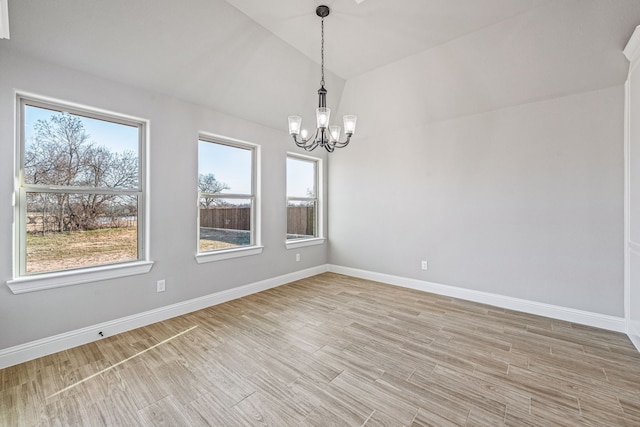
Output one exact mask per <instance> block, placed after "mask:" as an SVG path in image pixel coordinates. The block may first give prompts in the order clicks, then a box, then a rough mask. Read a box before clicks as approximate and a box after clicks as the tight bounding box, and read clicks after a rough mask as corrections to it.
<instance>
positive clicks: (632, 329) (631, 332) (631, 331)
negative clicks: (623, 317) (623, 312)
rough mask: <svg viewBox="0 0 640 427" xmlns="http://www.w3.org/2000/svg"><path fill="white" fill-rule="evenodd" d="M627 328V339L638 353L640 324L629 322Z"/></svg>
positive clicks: (639, 349)
mask: <svg viewBox="0 0 640 427" xmlns="http://www.w3.org/2000/svg"><path fill="white" fill-rule="evenodd" d="M628 326H629V327H628V328H627V335H628V336H629V339H630V340H631V342H632V343H633V345H635V346H636V348H637V349H638V351H640V322H631V321H629V325H628Z"/></svg>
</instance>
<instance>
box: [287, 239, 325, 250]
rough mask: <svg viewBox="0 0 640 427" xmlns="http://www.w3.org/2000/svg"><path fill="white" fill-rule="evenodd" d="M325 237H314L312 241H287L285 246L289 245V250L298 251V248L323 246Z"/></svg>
mask: <svg viewBox="0 0 640 427" xmlns="http://www.w3.org/2000/svg"><path fill="white" fill-rule="evenodd" d="M325 240H327V239H325V238H324V237H313V238H310V239H297V240H287V241H286V242H285V245H287V249H296V248H304V247H305V246H315V245H323V244H324V242H325Z"/></svg>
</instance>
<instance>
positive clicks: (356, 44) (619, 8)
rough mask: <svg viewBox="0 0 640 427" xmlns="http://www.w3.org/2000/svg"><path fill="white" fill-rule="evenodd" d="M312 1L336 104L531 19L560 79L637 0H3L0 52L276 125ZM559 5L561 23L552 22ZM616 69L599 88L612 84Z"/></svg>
mask: <svg viewBox="0 0 640 427" xmlns="http://www.w3.org/2000/svg"><path fill="white" fill-rule="evenodd" d="M322 3H324V4H327V5H328V6H330V7H331V10H332V12H331V15H330V16H329V17H328V18H326V20H325V33H326V46H325V47H326V59H325V61H326V68H327V70H328V71H327V77H326V80H327V89H328V90H329V103H330V106H332V107H334V108H336V107H337V104H338V102H339V101H340V95H341V93H342V89H343V87H344V84H345V81H346V80H349V79H352V78H355V77H358V76H362V75H363V74H366V73H368V72H370V71H371V70H375V69H379V68H380V67H384V66H387V65H388V64H391V63H394V62H395V61H398V60H401V59H403V58H407V57H410V56H411V55H416V54H419V53H421V52H425V51H428V50H429V49H433V48H436V47H438V46H442V45H444V44H446V43H449V42H451V41H453V40H459V39H461V38H465V37H473V36H474V34H475V33H478V32H481V31H485V30H486V29H487V28H491V27H492V26H496V25H499V24H501V23H504V22H505V21H513V22H514V23H521V22H526V21H527V17H529V16H530V17H531V19H535V20H536V22H533V23H531V22H527V24H528V25H526V30H527V31H533V32H535V31H540V32H548V31H552V32H555V33H557V35H558V41H557V46H554V48H553V49H552V51H549V52H545V53H544V55H542V56H538V57H536V58H534V59H533V60H532V63H535V64H536V66H537V67H544V66H545V63H546V62H547V61H549V64H550V65H549V66H550V67H553V68H554V72H557V73H560V74H562V73H564V72H567V73H569V72H571V73H573V72H574V71H575V68H571V67H567V68H564V67H563V66H562V64H563V63H564V62H571V61H579V62H581V63H582V62H584V58H585V55H592V53H593V52H601V51H607V52H609V51H615V52H620V58H619V59H616V61H623V58H622V54H621V50H622V48H623V47H624V43H625V42H626V40H627V39H628V37H629V36H630V35H631V32H632V30H633V28H634V27H635V25H637V24H640V1H637V0H363V1H359V2H357V1H355V0H327V1H321V0H270V1H265V0H226V1H223V0H184V1H175V0H109V1H105V0H55V1H43V0H9V18H10V26H11V39H10V40H0V48H4V49H9V50H16V51H19V52H22V53H23V54H27V55H30V56H34V57H37V58H41V59H43V60H45V61H48V62H53V63H57V64H60V65H63V66H66V67H71V68H75V69H78V70H81V71H84V72H88V73H91V74H95V75H98V76H102V77H105V78H108V79H110V80H116V81H120V82H123V83H125V84H129V85H132V86H137V87H142V88H145V89H149V90H153V91H156V92H160V93H165V94H168V95H171V96H175V97H178V98H180V99H184V100H187V101H190V102H194V103H197V104H202V105H206V106H210V107H212V108H215V109H218V110H221V111H223V112H227V113H229V114H233V115H236V116H239V117H243V118H246V119H249V120H253V121H255V122H258V123H261V124H264V125H267V126H271V127H275V128H282V129H286V117H287V115H289V114H292V113H302V114H309V115H310V114H311V113H310V111H311V109H312V107H313V105H314V104H315V103H316V94H315V91H316V90H317V86H318V82H319V65H318V63H319V59H320V58H319V56H320V52H319V48H320V22H319V18H318V17H317V16H316V15H315V8H316V6H317V5H319V4H322ZM559 5H562V6H563V10H565V11H566V10H570V11H571V13H572V14H571V16H564V15H563V16H561V17H560V18H558V14H557V13H556V10H555V9H554V8H557V7H558V6H559ZM545 8H546V9H548V11H545V12H544V13H541V12H540V10H544V9H545ZM574 12H575V15H573V13H574ZM572 16H575V18H576V19H577V20H579V21H578V22H580V23H582V22H584V23H585V25H584V27H583V26H581V25H574V26H568V27H567V28H570V29H571V31H576V29H577V31H579V32H580V34H579V35H578V37H573V38H572V42H573V41H575V40H580V43H584V45H585V46H588V47H587V48H586V50H584V51H581V50H580V49H577V50H576V48H575V46H573V45H572V46H569V47H567V46H566V45H565V44H564V43H563V37H564V34H563V31H562V28H564V27H563V20H571V19H572ZM585 16H587V17H589V19H586V18H585ZM600 16H602V19H601V18H600ZM538 21H539V22H538ZM505 28H508V31H511V32H517V31H519V26H518V25H514V26H511V27H505ZM536 29H537V30H536ZM505 31H507V30H505ZM533 36H535V35H533ZM574 36H575V35H574ZM504 37H507V38H508V37H510V33H505V34H504ZM523 48H526V46H524V47H523ZM516 53H517V52H516ZM572 53H573V55H574V56H575V57H573V56H572ZM517 54H518V55H522V54H521V53H517ZM538 54H540V52H538ZM0 55H1V51H0ZM525 55H526V53H525ZM559 57H561V58H562V61H558V58H559ZM607 57H608V56H607V55H604V56H603V58H607ZM1 64H2V58H1V56H0V66H1ZM620 64H622V62H620ZM598 65H599V64H597V63H594V64H593V66H594V67H597V66H598ZM620 68H621V67H620V66H617V67H613V71H611V72H612V73H613V72H615V73H616V75H615V78H612V77H611V76H602V79H603V84H610V81H611V80H616V81H617V80H619V79H620V76H619V74H620V72H619V69H620ZM616 70H617V71H616ZM523 78H524V79H526V78H527V76H523ZM571 78H572V76H570V75H567V79H571ZM607 79H609V80H607ZM605 81H606V83H604V82H605ZM595 86H597V85H595ZM378 89H380V90H383V88H378ZM587 89H588V88H587Z"/></svg>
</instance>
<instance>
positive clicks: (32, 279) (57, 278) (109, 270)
mask: <svg viewBox="0 0 640 427" xmlns="http://www.w3.org/2000/svg"><path fill="white" fill-rule="evenodd" d="M151 267H153V261H134V262H128V263H123V264H113V265H105V266H100V267H89V268H83V269H81V270H68V271H59V272H54V273H43V274H38V275H33V276H25V277H18V278H16V279H13V280H9V281H7V286H8V287H9V289H11V292H13V293H14V294H23V293H26V292H35V291H42V290H45V289H54V288H61V287H63V286H71V285H79V284H81V283H89V282H98V281H102V280H108V279H117V278H119V277H126V276H134V275H137V274H145V273H148V272H149V271H151Z"/></svg>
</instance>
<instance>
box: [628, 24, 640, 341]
mask: <svg viewBox="0 0 640 427" xmlns="http://www.w3.org/2000/svg"><path fill="white" fill-rule="evenodd" d="M625 55H626V56H627V57H628V58H629V60H630V62H631V64H630V67H629V76H628V79H627V82H626V89H627V111H626V114H627V135H626V138H627V141H626V142H627V146H626V149H627V152H626V156H627V157H626V162H627V163H626V165H627V177H626V199H627V200H626V202H627V206H626V209H627V212H626V214H627V224H626V225H627V229H626V230H625V250H626V252H627V253H626V262H627V265H626V274H627V277H626V281H627V283H626V285H627V292H628V293H627V295H626V298H627V301H626V303H627V306H626V307H625V308H626V310H627V312H626V316H627V319H626V320H627V328H628V331H627V332H628V335H629V337H630V338H631V340H632V341H633V343H634V344H635V345H636V347H637V348H638V350H640V224H639V223H638V218H640V114H638V112H640V66H639V65H640V26H639V27H638V28H636V30H635V32H634V34H633V37H632V38H631V40H630V41H629V43H628V44H627V46H626V48H625Z"/></svg>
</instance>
